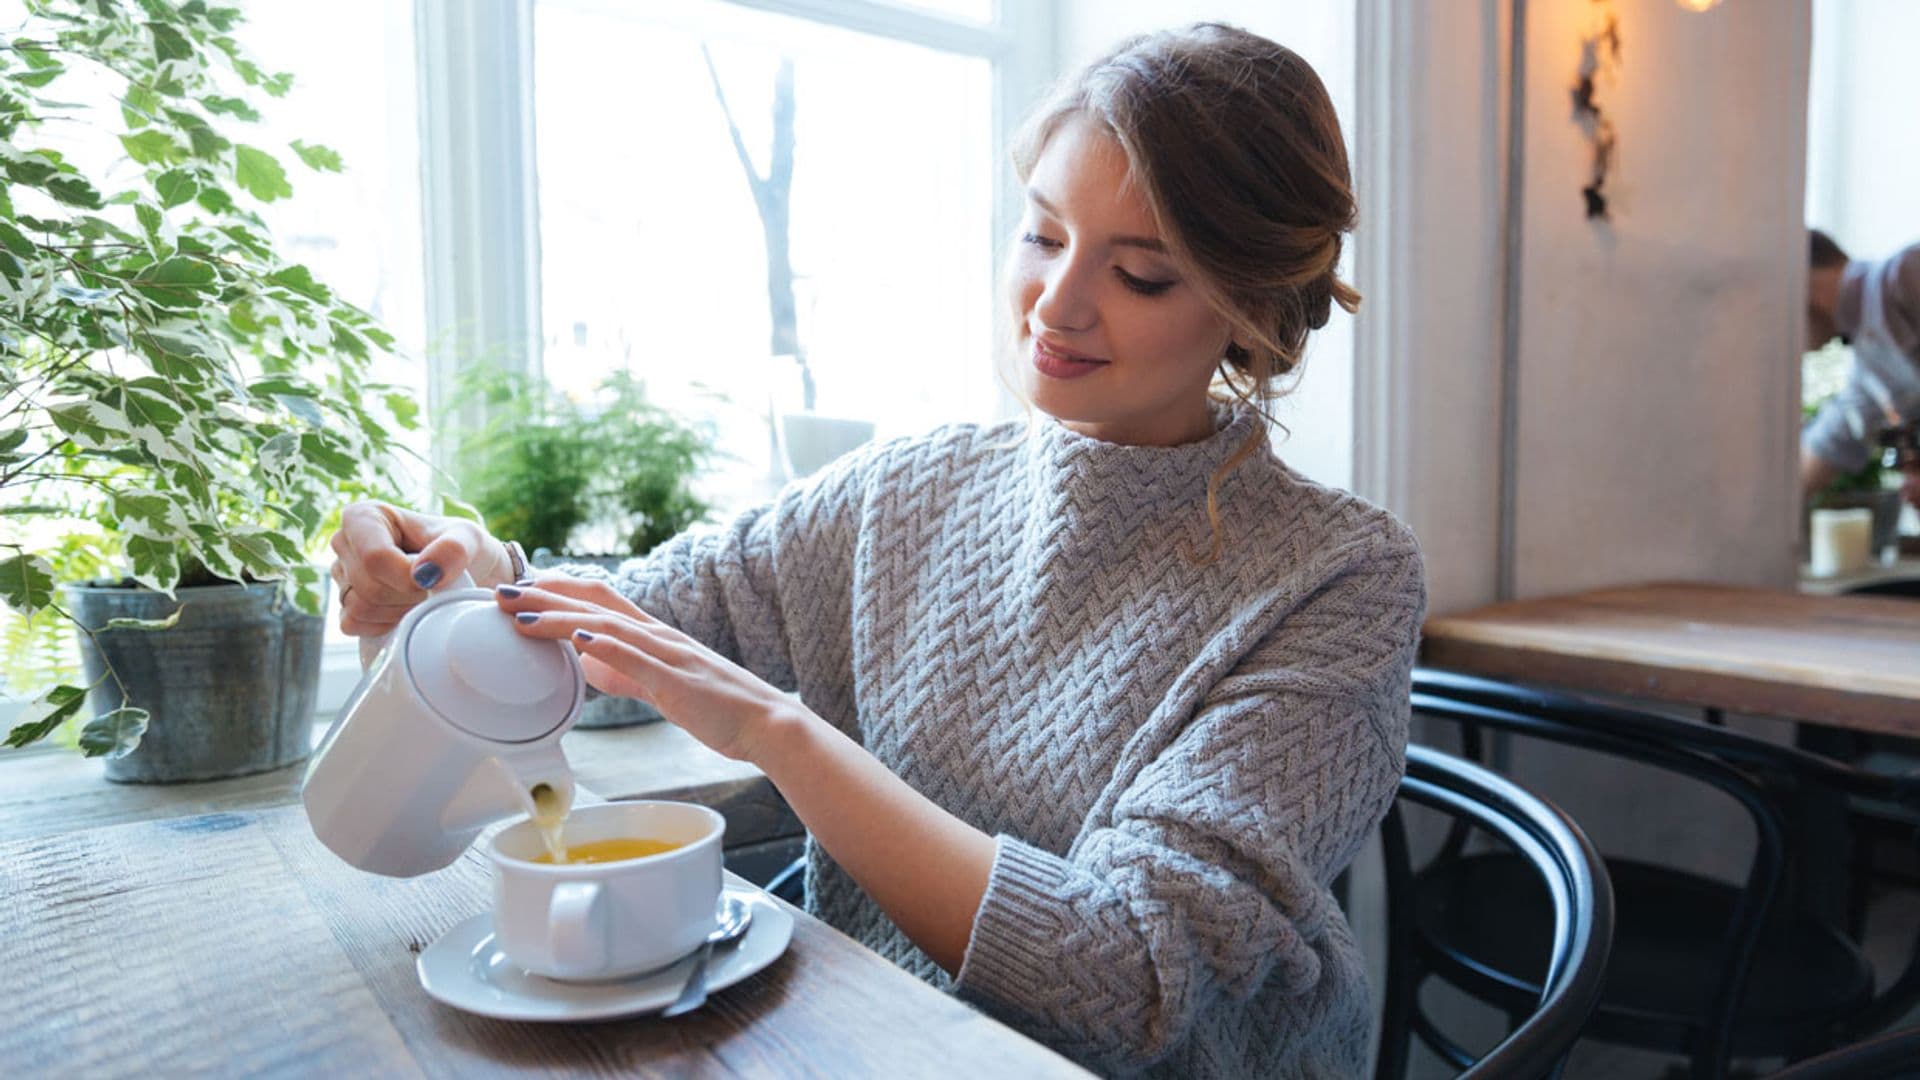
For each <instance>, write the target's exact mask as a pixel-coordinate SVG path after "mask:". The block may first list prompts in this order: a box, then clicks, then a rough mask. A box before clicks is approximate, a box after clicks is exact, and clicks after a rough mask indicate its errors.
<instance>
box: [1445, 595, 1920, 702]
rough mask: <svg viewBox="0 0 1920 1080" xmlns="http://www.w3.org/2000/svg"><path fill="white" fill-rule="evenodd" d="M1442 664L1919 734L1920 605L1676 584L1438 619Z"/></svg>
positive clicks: (1570, 686)
mask: <svg viewBox="0 0 1920 1080" xmlns="http://www.w3.org/2000/svg"><path fill="white" fill-rule="evenodd" d="M1421 659H1422V661H1423V662H1424V663H1427V664H1430V665H1432V666H1434V667H1441V668H1451V669H1453V670H1456V671H1463V672H1468V673H1472V674H1479V675H1490V676H1494V677H1497V678H1509V679H1516V680H1523V681H1526V682H1535V683H1545V684H1553V685H1558V686H1562V687H1566V688H1568V689H1573V690H1589V691H1597V692H1600V693H1610V694H1621V695H1626V696H1631V697H1640V698H1648V699H1653V700H1657V701H1665V702H1672V703H1675V704H1682V705H1695V706H1700V707H1703V708H1717V709H1724V710H1727V711H1730V712H1740V713H1751V714H1756V715H1760V716H1770V717H1776V718H1779V719H1785V720H1797V721H1805V722H1809V723H1814V724H1820V725H1823V726H1827V727H1842V728H1849V729H1853V730H1857V731H1869V732H1882V733H1887V734H1895V735H1904V736H1909V737H1920V603H1915V602H1913V601H1911V600H1904V599H1890V598H1882V597H1866V596H1813V595H1805V594H1802V593H1799V592H1788V591H1784V590H1771V589H1753V588H1739V587H1735V586H1727V585H1700V584H1685V583H1668V584H1654V585H1637V586H1631V587H1627V588H1613V589H1598V590H1595V591H1593V592H1584V593H1578V594H1575V595H1571V596H1551V597H1542V598H1539V599H1533V600H1520V601H1515V602H1513V603H1506V604H1495V605H1493V606H1491V607H1484V608H1480V609H1478V610H1475V611H1469V612H1466V613H1464V614H1460V615H1446V616H1440V617H1437V618H1433V619H1430V620H1428V621H1427V624H1426V636H1425V641H1424V643H1423V644H1422V646H1421Z"/></svg>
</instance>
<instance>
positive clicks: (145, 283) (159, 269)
mask: <svg viewBox="0 0 1920 1080" xmlns="http://www.w3.org/2000/svg"><path fill="white" fill-rule="evenodd" d="M214 277H215V275H214V272H213V266H212V264H210V263H205V262H202V261H200V260H199V259H192V258H187V257H185V256H175V257H173V258H171V259H166V260H163V261H161V262H158V263H155V264H153V265H152V266H150V267H148V268H146V269H145V270H144V271H142V272H141V274H140V276H139V277H137V278H134V279H133V280H132V281H130V282H128V284H129V285H132V286H133V287H134V289H135V290H137V291H138V292H139V293H140V295H142V296H144V297H146V298H147V299H148V300H151V301H153V302H154V303H156V304H159V305H160V306H161V307H170V308H191V307H197V306H199V304H200V303H201V300H202V298H204V297H206V296H209V295H211V293H212V290H213V282H214Z"/></svg>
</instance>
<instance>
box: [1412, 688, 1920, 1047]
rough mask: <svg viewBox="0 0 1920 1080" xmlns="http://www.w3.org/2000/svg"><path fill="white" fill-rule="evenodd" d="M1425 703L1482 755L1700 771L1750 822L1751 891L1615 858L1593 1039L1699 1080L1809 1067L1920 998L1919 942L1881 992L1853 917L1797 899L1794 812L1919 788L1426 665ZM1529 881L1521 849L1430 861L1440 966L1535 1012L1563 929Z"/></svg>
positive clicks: (1424, 878) (1433, 947)
mask: <svg viewBox="0 0 1920 1080" xmlns="http://www.w3.org/2000/svg"><path fill="white" fill-rule="evenodd" d="M1413 711H1414V714H1415V715H1416V716H1426V717H1432V718H1436V719H1441V720H1447V721H1451V722H1453V723H1456V724H1458V725H1459V726H1460V729H1461V735H1462V741H1463V747H1464V750H1465V752H1466V754H1467V756H1469V757H1474V756H1478V754H1479V752H1480V745H1479V744H1480V736H1481V733H1482V731H1483V730H1493V731H1500V732H1506V733H1509V734H1511V735H1517V736H1524V737H1529V738H1537V739H1543V740H1547V741H1550V742H1555V743H1560V744H1563V745H1568V746H1574V747H1579V748H1583V749H1586V750H1591V751H1595V752H1598V753H1602V754H1607V755H1610V756H1613V757H1617V758H1621V759H1625V760H1629V761H1636V762H1640V763H1643V764H1646V765H1649V766H1652V767H1655V768H1659V769H1662V770H1665V771H1667V772H1670V773H1674V774H1677V775H1680V776H1685V777H1690V778H1692V779H1694V780H1697V781H1699V782H1701V783H1703V784H1707V785H1710V786H1712V787H1714V788H1716V789H1718V790H1719V791H1721V792H1722V793H1724V794H1725V795H1727V796H1728V797H1730V798H1731V799H1733V800H1734V801H1735V802H1737V803H1738V804H1739V805H1740V807H1741V808H1742V809H1744V810H1745V811H1746V813H1747V815H1748V817H1749V818H1751V820H1752V822H1753V827H1754V833H1755V844H1754V851H1753V855H1752V860H1751V862H1750V864H1749V868H1748V871H1747V874H1746V878H1745V880H1744V881H1743V882H1741V883H1740V884H1737V885H1736V884H1732V883H1729V882H1724V881H1720V880H1716V879H1712V878H1708V877H1704V876H1702V875H1699V874H1695V873H1692V872H1690V871H1688V870H1685V869H1681V868H1679V867H1674V866H1666V865H1656V864H1652V863H1648V862H1644V861H1639V860H1631V859H1625V858H1609V859H1608V860H1607V874H1608V877H1609V878H1610V879H1611V881H1612V883H1613V888H1614V897H1615V901H1616V912H1617V914H1618V923H1617V925H1616V927H1615V934H1614V940H1613V956H1612V959H1611V961H1610V963H1609V965H1608V969H1607V978H1606V983H1605V986H1604V988H1603V989H1602V991H1601V995H1600V1001H1599V1004H1598V1006H1597V1007H1596V1008H1595V1009H1594V1012H1593V1015H1592V1017H1591V1018H1590V1019H1589V1021H1588V1024H1587V1030H1586V1033H1585V1034H1586V1036H1587V1037H1591V1038H1595V1039H1599V1040H1602V1041H1606V1042H1612V1043H1617V1044H1622V1045H1629V1046H1635V1047H1639V1048H1641V1049H1646V1050H1651V1051H1656V1052H1665V1053H1672V1054H1677V1055H1681V1056H1685V1057H1688V1058H1690V1059H1691V1060H1692V1074H1693V1075H1694V1076H1695V1077H1700V1078H1706V1077H1720V1076H1724V1075H1726V1073H1727V1068H1728V1062H1729V1060H1730V1059H1732V1058H1736V1057H1738V1058H1773V1057H1782V1058H1786V1059H1787V1060H1789V1061H1793V1060H1798V1059H1801V1058H1806V1057H1809V1056H1811V1055H1815V1054H1818V1053H1821V1052H1824V1051H1826V1050H1829V1049H1831V1048H1833V1047H1835V1046H1837V1045H1839V1044H1841V1043H1844V1042H1849V1041H1853V1040H1856V1039H1859V1038H1861V1037H1863V1036H1865V1035H1867V1034H1870V1033H1872V1032H1875V1031H1879V1030H1882V1029H1883V1028H1885V1027H1887V1026H1888V1025H1889V1024H1890V1023H1893V1022H1894V1021H1896V1020H1897V1019H1898V1018H1899V1017H1900V1016H1901V1015H1902V1014H1903V1013H1905V1012H1906V1011H1907V1009H1908V1008H1910V1007H1911V1006H1912V1005H1913V1003H1914V1002H1915V1001H1916V1000H1920V947H1916V948H1915V949H1914V951H1913V953H1912V954H1911V955H1910V956H1909V957H1908V959H1907V961H1906V963H1905V967H1904V970H1903V971H1902V972H1901V973H1900V975H1899V976H1897V977H1896V978H1894V979H1893V980H1892V982H1891V983H1890V985H1888V987H1887V988H1886V989H1885V990H1884V991H1882V992H1881V993H1880V994H1878V995H1876V994H1875V993H1874V972H1873V969H1872V967H1871V966H1870V965H1869V963H1868V961H1867V959H1866V957H1865V955H1864V953H1863V952H1862V950H1861V948H1860V946H1859V943H1858V942H1857V941H1855V940H1853V939H1851V938H1849V937H1848V936H1847V935H1846V934H1845V933H1844V932H1843V929H1842V928H1841V927H1840V926H1837V925H1834V923H1835V922H1838V921H1840V920H1837V919H1836V920H1826V921H1823V920H1822V919H1820V918H1819V917H1817V916H1816V915H1814V914H1812V913H1810V910H1809V909H1808V906H1807V905H1802V904H1799V903H1797V902H1795V894H1796V891H1797V890H1798V888H1799V887H1800V886H1801V885H1802V884H1803V883H1801V882H1800V881H1799V880H1798V879H1797V877H1796V873H1795V871H1796V861H1797V852H1796V851H1795V850H1793V849H1792V848H1791V847H1790V846H1789V845H1788V843H1787V841H1786V839H1785V838H1786V837H1787V836H1788V835H1790V834H1789V831H1788V810H1787V808H1789V807H1793V806H1796V805H1802V804H1803V800H1804V799H1805V798H1806V797H1807V796H1808V795H1810V794H1814V795H1820V794H1825V795H1828V796H1831V795H1834V794H1837V795H1840V796H1843V797H1852V798H1877V799H1884V800H1890V801H1894V802H1899V803H1902V804H1907V805H1914V804H1916V803H1920V783H1914V782H1911V781H1905V780H1901V779H1897V778H1890V777H1885V776H1876V775H1873V774H1869V773H1865V772H1862V771H1859V770H1856V769H1852V768H1848V767H1847V766H1845V765H1841V764H1838V763H1836V762H1833V761H1831V760H1828V759H1826V758H1823V757H1819V756H1817V755H1814V754H1808V753H1805V752H1803V751H1799V750H1795V749H1792V748H1790V747H1784V746H1778V745H1775V744H1773V743H1770V742H1766V741H1764V740H1761V739H1756V738H1753V737H1751V736H1747V735H1743V734H1740V733H1739V732H1735V731H1729V730H1726V729H1724V728H1717V727H1711V726H1708V725H1704V724H1695V723H1689V722H1686V721H1681V720H1672V719H1668V718H1666V717H1660V716H1651V715H1647V714H1644V713H1638V712H1632V711H1629V710H1625V709H1618V708H1612V707H1608V706H1604V705H1599V704H1596V703H1592V702H1588V701H1584V700H1581V699H1578V698H1573V697H1569V696H1566V695H1562V694H1554V693H1550V692H1545V691H1539V690H1533V689H1524V688H1520V687H1515V686H1511V685H1508V684H1504V683H1499V682H1493V681H1490V680H1486V679H1477V678H1472V677H1468V676H1463V675H1455V674H1452V673H1448V672H1440V671H1433V670H1427V669H1420V670H1416V671H1415V672H1414V678H1413ZM1530 877H1531V874H1530V872H1529V868H1527V867H1525V866H1523V865H1520V864H1519V863H1518V862H1517V861H1516V860H1514V859H1513V858H1512V857H1510V856H1505V855H1502V854H1498V853H1469V852H1466V851H1464V849H1463V847H1462V846H1461V845H1459V844H1452V845H1450V849H1449V850H1446V851H1443V852H1442V854H1441V856H1440V857H1438V858H1436V859H1435V860H1434V861H1433V862H1431V863H1429V864H1428V866H1427V867H1426V868H1425V869H1424V870H1422V871H1421V874H1420V879H1419V882H1418V885H1417V893H1418V898H1419V899H1418V903H1419V915H1418V927H1417V929H1418V933H1419V935H1420V938H1421V948H1420V950H1419V954H1420V956H1421V957H1422V960H1423V962H1424V963H1425V964H1426V965H1427V966H1428V968H1429V970H1430V972H1431V973H1432V974H1433V975H1436V976H1438V977H1439V978H1441V979H1443V980H1444V981H1446V982H1448V983H1450V984H1452V985H1453V986H1455V987H1456V988H1458V989H1460V990H1462V991H1464V992H1465V993H1467V994H1468V995H1470V996H1472V997H1475V998H1478V999H1480V1000H1482V1001H1485V1002H1487V1003H1489V1004H1492V1005H1494V1006H1495V1007H1497V1008H1501V1009H1505V1010H1507V1011H1509V1012H1514V1011H1517V1010H1519V1009H1522V1008H1524V1007H1525V1006H1526V1004H1527V1003H1528V1001H1530V1000H1531V998H1532V997H1533V996H1534V995H1537V994H1538V993H1539V990H1540V986H1541V974H1542V972H1541V966H1540V964H1539V962H1538V960H1537V959H1535V957H1536V955H1537V953H1538V948H1539V946H1538V943H1539V942H1541V941H1545V940H1547V938H1548V935H1549V933H1550V927H1551V926H1552V922H1551V909H1550V907H1549V905H1548V903H1547V899H1546V898H1545V897H1543V896H1541V895H1540V893H1539V891H1538V889H1537V888H1535V887H1533V886H1532V884H1531V882H1530V880H1529V879H1530ZM1488 897H1494V898H1496V899H1495V900H1494V901H1493V902H1488V900H1487V898H1488ZM1415 1030H1416V1031H1420V1030H1422V1028H1421V1024H1420V1021H1419V1018H1418V1017H1416V1021H1415ZM1423 1034H1424V1032H1423ZM1429 1042H1430V1043H1432V1042H1433V1040H1431V1039H1429ZM1436 1049H1437V1050H1439V1051H1440V1052H1441V1053H1442V1054H1443V1055H1448V1049H1447V1048H1446V1047H1444V1046H1443V1045H1438V1044H1436ZM1454 1060H1459V1059H1458V1058H1457V1057H1454Z"/></svg>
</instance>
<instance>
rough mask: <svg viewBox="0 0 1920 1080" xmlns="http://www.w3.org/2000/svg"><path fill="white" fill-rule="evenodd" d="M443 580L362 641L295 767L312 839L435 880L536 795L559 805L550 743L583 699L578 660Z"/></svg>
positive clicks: (381, 866)
mask: <svg viewBox="0 0 1920 1080" xmlns="http://www.w3.org/2000/svg"><path fill="white" fill-rule="evenodd" d="M454 584H455V586H456V587H452V588H445V589H443V590H442V591H440V592H438V593H436V594H434V595H433V596H431V597H429V598H428V599H427V600H425V601H424V602H422V603H420V604H419V605H418V606H416V607H415V608H414V609H413V610H412V611H410V612H408V613H407V616H406V618H405V619H403V620H401V622H400V625H399V626H397V627H395V628H394V629H393V631H392V632H391V633H389V634H387V635H386V636H385V637H382V638H379V639H376V640H373V641H371V642H370V641H369V640H368V639H363V640H362V643H361V644H362V650H361V662H362V664H363V665H366V672H365V674H364V675H362V677H361V679H360V685H359V686H357V687H355V688H354V691H353V694H352V696H350V697H349V698H348V699H347V703H346V706H345V707H344V708H342V709H341V711H340V714H339V716H338V717H336V718H335V719H334V722H333V725H332V727H330V728H328V729H327V734H326V737H325V738H324V739H323V740H322V741H321V743H320V748H319V749H318V750H316V751H315V752H314V755H313V760H312V762H311V763H310V764H309V765H308V766H307V775H306V780H305V781H304V783H303V784H302V787H301V792H300V798H301V801H302V802H303V803H304V804H305V805H306V808H307V820H308V821H309V822H310V823H311V824H312V826H313V832H314V835H315V836H317V837H319V838H320V841H321V842H322V843H324V844H325V845H326V846H327V847H328V848H329V849H330V850H331V851H332V852H333V853H334V854H336V855H338V856H340V857H341V858H342V859H345V860H346V861H347V862H349V863H351V864H353V865H354V866H356V867H359V868H360V869H362V870H367V871H371V872H373V873H376V874H385V875H387V876H389V877H413V876H416V875H419V874H425V873H428V872H430V871H433V870H438V869H440V868H441V867H444V866H446V865H448V864H449V863H451V862H453V860H455V859H457V858H459V857H460V853H461V852H463V851H465V850H466V849H467V847H468V845H470V844H472V843H473V841H474V838H475V837H477V836H478V835H479V834H480V830H482V829H484V828H486V827H487V826H488V825H490V824H492V823H493V822H495V821H498V820H500V819H501V818H504V817H507V816H508V815H511V814H515V813H520V812H526V813H531V812H532V810H533V795H532V794H531V793H532V791H533V790H534V789H535V788H537V787H539V786H540V785H546V786H547V787H549V788H551V789H552V790H553V792H554V793H555V794H556V795H557V796H558V800H557V805H558V807H559V808H561V809H564V808H566V807H568V806H570V805H571V804H572V802H573V795H574V785H573V772H572V770H571V769H569V768H568V767H567V759H566V756H565V755H564V754H562V753H561V751H560V736H561V735H563V734H565V733H566V731H567V730H568V729H569V728H571V727H572V726H573V722H574V720H575V719H576V718H577V717H578V716H579V714H580V703H581V701H582V700H583V699H584V696H585V692H586V685H587V680H586V674H585V673H584V672H583V671H582V670H581V668H580V660H579V657H577V656H575V655H574V652H573V650H572V649H571V648H569V647H568V646H567V645H566V644H565V643H564V642H559V641H547V640H542V639H538V638H529V637H524V636H522V635H521V634H519V633H518V632H516V631H515V629H514V627H513V622H512V617H511V616H510V615H508V614H507V613H506V612H504V611H501V610H500V608H499V606H498V605H497V604H496V603H495V602H494V599H493V594H492V593H490V592H488V591H487V590H485V589H479V588H475V587H474V583H473V579H472V578H471V577H469V576H467V575H465V574H462V575H460V577H459V578H457V579H456V580H455V582H454ZM369 646H371V647H369ZM370 654H371V659H370V658H369V657H370Z"/></svg>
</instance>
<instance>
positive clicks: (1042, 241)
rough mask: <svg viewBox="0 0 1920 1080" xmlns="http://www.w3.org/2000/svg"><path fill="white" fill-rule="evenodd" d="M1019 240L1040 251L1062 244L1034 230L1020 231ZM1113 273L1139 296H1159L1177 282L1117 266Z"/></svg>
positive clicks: (1053, 249) (1059, 246)
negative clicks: (1142, 274)
mask: <svg viewBox="0 0 1920 1080" xmlns="http://www.w3.org/2000/svg"><path fill="white" fill-rule="evenodd" d="M1020 242H1021V243H1023V244H1032V245H1033V246H1034V247H1037V248H1039V249H1041V250H1042V251H1058V250H1059V249H1060V248H1061V247H1062V246H1064V245H1063V244H1062V243H1061V242H1060V241H1058V240H1055V239H1052V238H1051V237H1046V236H1041V235H1040V234H1039V233H1036V232H1022V233H1021V234H1020ZM1113 275H1114V277H1117V278H1119V279H1120V284H1122V285H1125V286H1126V287H1127V288H1128V289H1129V290H1131V291H1132V292H1136V293H1138V294H1140V295H1141V296H1159V295H1160V294H1161V293H1164V292H1166V291H1167V290H1168V289H1171V288H1173V287H1174V285H1175V284H1177V283H1176V282H1174V281H1155V280H1153V279H1151V278H1143V277H1139V276H1137V275H1135V274H1129V273H1127V272H1126V271H1125V270H1123V269H1121V268H1120V267H1118V266H1116V267H1114V268H1113Z"/></svg>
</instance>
